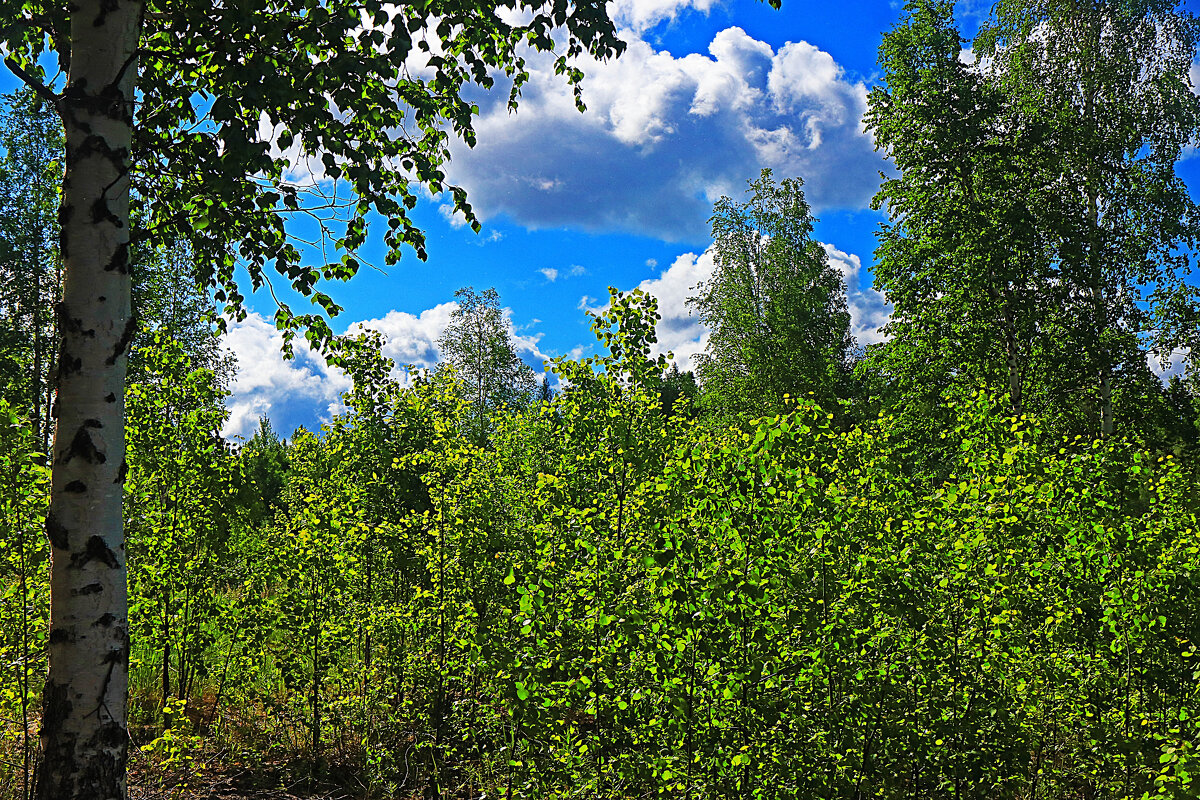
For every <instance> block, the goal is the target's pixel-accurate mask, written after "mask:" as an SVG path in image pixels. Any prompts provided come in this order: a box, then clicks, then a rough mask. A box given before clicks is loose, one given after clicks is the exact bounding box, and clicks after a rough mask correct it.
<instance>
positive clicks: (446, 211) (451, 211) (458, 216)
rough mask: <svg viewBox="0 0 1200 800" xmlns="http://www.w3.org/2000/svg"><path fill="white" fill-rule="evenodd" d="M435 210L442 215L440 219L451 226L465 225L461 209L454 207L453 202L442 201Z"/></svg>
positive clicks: (461, 226)
mask: <svg viewBox="0 0 1200 800" xmlns="http://www.w3.org/2000/svg"><path fill="white" fill-rule="evenodd" d="M437 210H438V213H439V214H441V215H442V219H444V220H446V222H448V223H450V227H451V228H455V229H457V228H463V227H466V224H467V218H466V217H464V216H463V214H462V212H461V211H459V210H458V209H456V208H455V207H454V204H453V203H442V204H441V205H439V206H438V207H437Z"/></svg>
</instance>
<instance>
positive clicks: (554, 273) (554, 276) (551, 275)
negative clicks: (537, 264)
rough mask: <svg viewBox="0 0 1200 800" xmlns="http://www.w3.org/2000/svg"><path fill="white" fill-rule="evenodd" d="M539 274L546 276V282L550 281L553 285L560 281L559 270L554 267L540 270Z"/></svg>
mask: <svg viewBox="0 0 1200 800" xmlns="http://www.w3.org/2000/svg"><path fill="white" fill-rule="evenodd" d="M538 272H540V273H542V274H543V275H545V276H546V280H548V281H550V282H551V283H554V282H555V281H556V280H558V270H556V269H555V268H554V267H543V268H541V269H539V270H538Z"/></svg>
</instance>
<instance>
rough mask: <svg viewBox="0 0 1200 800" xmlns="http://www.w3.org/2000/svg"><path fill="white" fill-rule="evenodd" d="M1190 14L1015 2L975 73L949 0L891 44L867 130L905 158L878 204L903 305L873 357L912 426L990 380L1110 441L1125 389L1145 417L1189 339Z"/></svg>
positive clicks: (910, 16)
mask: <svg viewBox="0 0 1200 800" xmlns="http://www.w3.org/2000/svg"><path fill="white" fill-rule="evenodd" d="M1173 5H1174V4H1166V3H1158V4H1132V5H1130V4H1123V5H1122V4H1112V3H1095V4H1091V3H1086V2H1085V3H1062V4H1059V3H1046V4H1041V5H1039V4H1038V3H1026V2H1016V1H1015V0H1014V2H1010V3H1002V4H1000V5H998V6H997V10H996V18H995V19H994V20H992V21H991V22H989V23H988V24H987V25H985V26H984V29H983V33H982V34H981V35H980V37H979V39H978V40H977V42H976V45H977V47H976V51H975V55H976V59H975V61H974V63H973V64H966V63H964V61H963V60H962V59H961V53H962V47H963V45H964V44H965V41H964V40H963V38H962V37H961V36H960V35H959V33H958V31H957V29H956V28H955V25H954V19H953V13H952V12H953V4H952V3H949V2H940V1H939V0H918V1H917V2H912V3H910V4H909V5H908V6H907V7H906V9H907V13H906V15H905V17H904V18H903V19H902V20H901V21H900V23H899V24H898V25H897V27H896V28H895V29H894V30H892V31H891V32H890V33H889V34H887V36H885V38H884V41H883V44H882V46H881V48H880V65H881V66H882V67H883V69H884V81H883V84H882V85H881V86H879V87H877V88H875V89H873V90H872V92H871V94H870V98H869V111H868V113H867V117H866V122H867V125H868V127H869V128H870V129H871V131H872V132H873V133H874V135H875V139H876V143H877V145H878V146H879V147H880V148H881V149H883V150H884V151H885V152H886V154H887V155H888V157H889V158H890V159H891V160H892V161H893V163H895V165H896V166H897V168H898V175H897V176H896V177H895V178H892V179H889V180H886V181H885V182H884V184H883V186H882V187H881V189H880V192H879V194H878V195H877V196H876V198H875V204H876V206H877V207H879V206H883V205H886V206H887V209H888V212H889V214H890V215H891V222H890V223H889V224H888V225H886V226H884V228H883V230H882V232H881V235H880V246H879V249H878V250H877V253H876V262H877V264H876V286H877V288H879V289H881V290H882V291H884V292H885V293H886V294H887V297H888V299H889V300H890V301H891V302H892V303H893V304H894V308H895V310H894V314H893V316H892V320H891V321H890V322H889V324H888V327H887V330H888V332H889V333H891V334H892V339H891V340H890V341H889V342H888V343H887V344H885V345H883V346H881V347H879V348H877V349H876V350H875V351H874V353H873V354H872V356H871V358H870V364H871V366H872V367H874V368H875V369H876V370H877V372H878V373H879V374H880V375H882V376H883V377H884V379H885V380H886V381H887V382H889V383H890V384H891V388H892V390H893V391H895V392H897V393H898V396H899V398H900V400H901V403H900V413H901V416H902V419H904V420H907V421H908V422H909V423H910V424H911V426H914V427H918V428H919V427H924V428H929V427H931V426H933V427H938V426H941V428H942V429H944V424H943V423H945V422H946V420H941V421H940V422H939V421H938V420H939V411H940V412H942V413H947V414H948V413H952V412H950V411H948V409H947V406H946V403H945V400H946V399H947V398H949V397H953V396H961V395H963V394H964V393H969V392H971V391H974V390H975V389H976V388H978V387H980V386H983V387H986V388H987V389H989V390H990V391H993V392H996V393H998V394H1000V393H1007V395H1008V397H1009V400H1010V403H1011V409H1012V410H1013V411H1014V412H1017V413H1021V412H1023V411H1025V410H1030V411H1034V412H1037V413H1039V414H1048V415H1050V416H1052V417H1054V418H1055V420H1056V425H1057V426H1058V427H1062V428H1066V429H1067V430H1070V431H1072V432H1074V433H1088V434H1100V435H1104V436H1109V435H1112V433H1113V432H1114V430H1115V414H1114V407H1117V408H1119V407H1120V402H1119V401H1120V398H1121V397H1122V396H1123V397H1124V398H1125V399H1126V401H1127V402H1128V404H1129V406H1130V409H1131V410H1130V411H1129V412H1127V416H1133V414H1132V407H1134V406H1136V405H1137V404H1138V403H1139V402H1140V400H1139V399H1138V398H1144V397H1146V396H1147V393H1148V392H1149V393H1150V394H1153V393H1155V392H1161V391H1162V389H1161V386H1159V385H1158V382H1157V380H1156V379H1155V378H1154V376H1153V375H1152V374H1151V372H1150V370H1149V369H1148V367H1147V362H1146V355H1147V348H1148V347H1149V346H1150V345H1151V340H1152V337H1154V336H1155V335H1156V334H1157V341H1156V342H1154V344H1155V345H1156V346H1157V347H1158V348H1160V349H1162V350H1164V351H1165V352H1170V350H1171V349H1172V347H1175V346H1178V345H1180V344H1183V343H1185V342H1186V341H1187V339H1186V337H1185V336H1184V335H1183V333H1184V328H1186V325H1181V324H1180V322H1181V320H1183V319H1186V318H1188V315H1191V316H1190V318H1191V319H1192V320H1194V319H1195V313H1196V311H1195V304H1194V302H1191V301H1189V300H1188V295H1189V289H1188V286H1187V284H1186V283H1185V282H1184V281H1183V278H1184V276H1185V275H1186V273H1187V269H1188V261H1187V255H1186V250H1187V248H1189V247H1193V246H1194V244H1195V242H1196V237H1197V234H1198V233H1200V228H1198V227H1197V223H1198V222H1200V215H1198V214H1197V208H1196V207H1195V205H1194V204H1193V203H1192V202H1191V200H1190V199H1189V198H1188V196H1187V193H1186V190H1185V187H1184V186H1183V184H1182V182H1181V181H1180V180H1179V179H1178V177H1177V176H1176V175H1175V173H1174V165H1175V162H1176V161H1177V160H1178V158H1179V156H1180V154H1181V152H1182V147H1183V146H1185V145H1186V144H1187V143H1188V142H1190V141H1194V140H1195V138H1196V134H1197V131H1198V130H1200V128H1197V123H1198V122H1200V100H1198V99H1197V98H1196V96H1195V95H1193V94H1192V93H1191V92H1190V89H1189V83H1188V78H1187V72H1188V69H1189V67H1190V64H1191V59H1192V54H1194V53H1195V49H1196V41H1197V38H1196V37H1197V31H1196V27H1195V25H1194V23H1193V22H1192V21H1191V20H1190V18H1188V17H1185V16H1184V15H1178V14H1174V12H1172V11H1171V10H1170V9H1171V8H1172V7H1173ZM1080 15H1082V16H1080ZM1088 15H1091V16H1088ZM1084 17H1087V20H1088V21H1086V22H1084V21H1083V19H1084ZM1056 20H1057V21H1056ZM1056 25H1064V26H1066V28H1069V29H1070V30H1067V29H1066V28H1064V32H1063V33H1062V35H1059V34H1056V33H1051V32H1050V31H1052V30H1054V29H1055V28H1054V26H1056ZM1085 30H1087V31H1091V32H1092V33H1091V34H1088V35H1091V36H1095V35H1097V32H1098V31H1101V30H1103V31H1104V33H1103V35H1100V38H1099V39H1088V35H1084V31H1085ZM1089 48H1091V49H1089ZM1157 48H1161V49H1162V50H1163V51H1164V52H1163V53H1158V52H1157ZM1089 86H1090V87H1091V88H1089ZM1089 97H1090V98H1091V99H1090V100H1089V99H1088V98H1089ZM1193 293H1194V292H1193ZM1144 300H1148V301H1150V302H1149V308H1146V305H1147V304H1145V303H1143V302H1142V301H1144ZM1156 317H1157V320H1155V318H1156ZM1193 324H1194V323H1193ZM1156 327H1157V328H1158V330H1157V331H1156V330H1155V328H1156ZM1193 338H1194V334H1193ZM1114 398H1116V401H1117V402H1114Z"/></svg>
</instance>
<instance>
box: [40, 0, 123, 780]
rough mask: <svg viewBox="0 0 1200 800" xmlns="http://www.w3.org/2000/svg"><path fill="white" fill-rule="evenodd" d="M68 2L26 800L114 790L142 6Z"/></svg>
mask: <svg viewBox="0 0 1200 800" xmlns="http://www.w3.org/2000/svg"><path fill="white" fill-rule="evenodd" d="M71 12H72V13H71V61H70V70H69V73H68V76H67V86H66V89H65V90H64V92H63V95H62V98H61V101H60V102H59V110H60V112H61V114H62V118H63V125H64V132H65V134H66V172H65V175H64V177H63V187H62V205H61V207H60V210H59V219H60V222H61V224H62V240H61V253H62V258H63V264H64V275H63V299H62V302H61V303H60V304H59V306H58V324H59V328H60V331H61V342H60V351H59V358H58V398H57V402H56V414H55V416H56V420H55V431H54V446H53V479H52V483H51V499H50V511H49V514H48V515H47V518H46V533H47V535H48V537H49V539H50V544H51V546H52V550H51V553H52V556H51V567H50V600H51V618H50V639H49V657H50V670H49V675H48V676H47V679H46V687H45V692H44V694H43V697H42V731H41V745H42V759H43V760H42V764H41V767H40V769H39V773H38V777H37V797H38V798H39V800H84V798H86V799H87V800H123V798H124V797H125V795H126V787H125V762H126V756H127V752H128V747H129V735H128V730H127V726H126V714H125V712H126V691H127V684H128V667H129V624H128V611H127V599H126V585H125V544H124V531H123V529H122V520H121V495H122V488H123V483H124V480H125V367H126V359H127V355H128V351H129V343H130V341H131V339H132V337H133V332H134V322H133V319H132V314H131V308H130V303H131V301H130V279H129V164H130V145H131V138H132V126H133V99H134V81H135V77H136V75H137V63H136V58H135V53H136V49H137V44H138V37H139V34H140V29H141V23H142V16H143V4H142V3H141V2H139V0H75V2H74V3H73V5H72V7H71Z"/></svg>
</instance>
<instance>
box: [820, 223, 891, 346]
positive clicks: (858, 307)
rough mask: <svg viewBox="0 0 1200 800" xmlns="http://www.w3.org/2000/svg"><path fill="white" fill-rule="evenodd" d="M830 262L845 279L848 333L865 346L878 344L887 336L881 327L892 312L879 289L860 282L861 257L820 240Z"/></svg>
mask: <svg viewBox="0 0 1200 800" xmlns="http://www.w3.org/2000/svg"><path fill="white" fill-rule="evenodd" d="M821 246H822V247H823V248H825V255H826V256H827V257H828V258H829V263H830V265H832V266H833V267H835V268H836V269H837V270H838V271H839V272H841V273H842V277H843V278H844V279H845V281H846V304H847V305H848V306H849V310H850V333H851V334H852V335H853V336H854V338H855V340H856V341H857V342H858V343H859V345H861V346H863V347H866V346H867V345H871V344H878V343H879V342H882V341H884V340H886V339H887V338H888V337H887V336H885V335H884V333H883V331H881V330H880V328H882V327H883V325H884V324H885V323H886V322H887V321H888V317H890V316H891V314H892V307H891V306H890V305H889V304H888V302H887V300H886V298H884V296H883V294H882V293H881V292H877V291H875V290H874V289H872V288H871V287H870V286H866V287H863V286H862V285H861V282H860V276H861V274H862V259H860V258H859V257H858V256H856V255H854V254H853V253H847V252H844V251H842V250H839V249H837V248H836V247H834V246H833V245H831V244H822V245H821Z"/></svg>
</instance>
